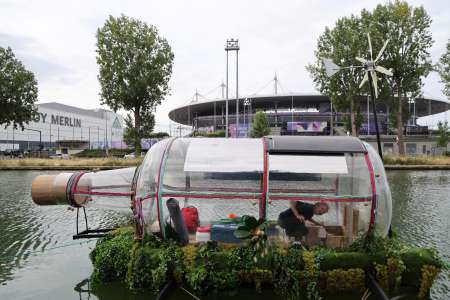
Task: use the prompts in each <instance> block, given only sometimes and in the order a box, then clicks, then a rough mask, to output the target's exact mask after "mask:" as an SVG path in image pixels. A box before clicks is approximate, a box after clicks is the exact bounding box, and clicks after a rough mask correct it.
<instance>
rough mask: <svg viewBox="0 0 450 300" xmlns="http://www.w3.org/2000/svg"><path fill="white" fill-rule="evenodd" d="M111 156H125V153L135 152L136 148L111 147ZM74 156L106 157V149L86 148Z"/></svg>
mask: <svg viewBox="0 0 450 300" xmlns="http://www.w3.org/2000/svg"><path fill="white" fill-rule="evenodd" d="M108 152H109V156H115V157H123V156H124V155H125V154H129V153H132V152H134V149H114V148H113V149H109V150H108ZM73 156H74V157H80V158H95V157H106V150H105V149H85V150H83V151H81V152H79V153H77V154H74V155H73Z"/></svg>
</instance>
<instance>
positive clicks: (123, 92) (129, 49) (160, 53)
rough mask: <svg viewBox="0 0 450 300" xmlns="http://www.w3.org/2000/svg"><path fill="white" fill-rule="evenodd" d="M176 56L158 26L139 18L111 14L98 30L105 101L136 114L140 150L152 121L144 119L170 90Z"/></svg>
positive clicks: (135, 136)
mask: <svg viewBox="0 0 450 300" xmlns="http://www.w3.org/2000/svg"><path fill="white" fill-rule="evenodd" d="M173 58H174V55H173V53H172V50H171V48H170V46H169V44H168V42H167V40H166V39H164V38H162V37H161V36H159V34H158V30H157V29H156V27H154V26H153V25H148V24H146V23H144V22H141V21H139V20H137V19H133V18H129V17H127V16H125V15H122V16H120V17H118V18H114V17H112V16H110V17H109V18H108V20H107V21H106V22H105V24H104V25H103V27H102V28H99V29H98V30H97V63H98V65H99V68H100V73H99V76H98V79H99V82H100V86H101V93H100V96H101V100H102V104H107V105H108V106H110V107H111V108H112V109H113V110H114V111H117V110H118V109H124V110H126V111H131V112H132V113H133V118H134V126H133V128H134V129H135V130H136V132H134V134H132V136H134V138H135V143H134V145H135V148H136V151H137V152H140V141H139V140H138V137H139V136H140V133H141V132H142V131H146V132H147V131H148V130H143V128H145V127H148V123H149V122H147V121H146V120H145V119H146V118H147V117H149V116H150V115H151V112H152V111H154V109H155V107H156V106H157V105H159V104H160V103H161V101H162V100H163V99H164V97H165V96H166V95H167V94H168V92H169V85H168V82H169V79H170V76H171V74H172V63H173ZM143 120H144V121H145V122H143V123H144V125H143V124H141V122H142V121H143ZM143 126H144V127H143ZM150 132H151V130H150V131H148V133H150Z"/></svg>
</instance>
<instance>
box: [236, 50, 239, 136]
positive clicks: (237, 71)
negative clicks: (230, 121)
mask: <svg viewBox="0 0 450 300" xmlns="http://www.w3.org/2000/svg"><path fill="white" fill-rule="evenodd" d="M236 137H237V138H238V137H239V50H236Z"/></svg>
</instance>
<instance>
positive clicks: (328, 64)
mask: <svg viewBox="0 0 450 300" xmlns="http://www.w3.org/2000/svg"><path fill="white" fill-rule="evenodd" d="M322 61H323V65H324V67H325V72H326V73H327V76H328V77H331V76H333V75H334V74H336V72H338V71H339V70H340V69H341V68H340V67H339V66H338V65H336V64H335V63H334V62H333V61H332V60H331V59H329V58H324V59H322Z"/></svg>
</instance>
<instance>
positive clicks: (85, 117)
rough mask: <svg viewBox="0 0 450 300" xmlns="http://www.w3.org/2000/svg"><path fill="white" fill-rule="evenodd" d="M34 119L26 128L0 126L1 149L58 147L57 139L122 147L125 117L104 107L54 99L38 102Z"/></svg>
mask: <svg viewBox="0 0 450 300" xmlns="http://www.w3.org/2000/svg"><path fill="white" fill-rule="evenodd" d="M37 108H38V114H37V115H36V118H35V119H34V120H33V121H31V122H29V124H28V125H27V124H24V125H25V126H24V127H25V130H23V131H22V130H21V129H20V128H18V129H13V127H12V126H8V127H7V128H4V126H2V127H1V128H0V151H5V150H18V149H20V150H37V149H39V143H40V139H41V144H42V147H43V148H44V149H49V148H57V146H58V145H59V142H65V144H67V143H70V142H74V143H78V144H84V145H87V146H86V148H91V149H98V148H105V147H106V146H107V147H108V148H125V147H126V146H125V144H124V143H123V129H124V120H123V117H122V116H121V115H119V114H116V113H114V112H112V111H108V110H105V109H82V108H78V107H74V106H69V105H65V104H61V103H56V102H49V103H42V104H37Z"/></svg>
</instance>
